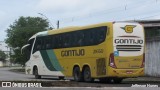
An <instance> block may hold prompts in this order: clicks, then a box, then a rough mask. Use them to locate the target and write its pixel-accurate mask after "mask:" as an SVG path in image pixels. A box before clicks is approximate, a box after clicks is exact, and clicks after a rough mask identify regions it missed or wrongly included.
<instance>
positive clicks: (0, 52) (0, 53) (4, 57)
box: [0, 50, 7, 61]
mask: <svg viewBox="0 0 160 90" xmlns="http://www.w3.org/2000/svg"><path fill="white" fill-rule="evenodd" d="M6 57H7V55H6V54H5V53H4V52H3V51H1V50H0V61H4V60H5V59H6Z"/></svg>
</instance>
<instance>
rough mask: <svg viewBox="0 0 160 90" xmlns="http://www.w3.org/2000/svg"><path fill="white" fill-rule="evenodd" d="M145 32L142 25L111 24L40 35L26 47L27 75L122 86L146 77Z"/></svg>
mask: <svg viewBox="0 0 160 90" xmlns="http://www.w3.org/2000/svg"><path fill="white" fill-rule="evenodd" d="M144 44H145V40H144V29H143V26H142V25H140V24H139V23H129V22H108V23H100V24H95V25H88V26H80V27H69V28H61V29H58V30H50V31H44V32H39V33H37V34H35V35H33V36H32V37H31V38H30V39H29V41H28V44H27V45H25V46H23V47H22V50H23V49H25V48H26V50H27V52H28V61H27V62H26V69H25V70H26V74H33V75H35V78H41V76H43V75H45V76H46V75H49V76H58V77H59V78H60V79H63V78H64V77H74V80H75V81H85V82H91V81H93V80H94V79H99V80H100V81H102V82H114V83H120V82H121V81H122V80H123V79H124V78H130V77H139V76H143V75H144Z"/></svg>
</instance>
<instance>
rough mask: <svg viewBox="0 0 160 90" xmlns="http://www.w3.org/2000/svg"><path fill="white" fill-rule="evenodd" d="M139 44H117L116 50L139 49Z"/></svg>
mask: <svg viewBox="0 0 160 90" xmlns="http://www.w3.org/2000/svg"><path fill="white" fill-rule="evenodd" d="M141 48H142V46H141V45H117V46H116V49H117V50H118V51H141Z"/></svg>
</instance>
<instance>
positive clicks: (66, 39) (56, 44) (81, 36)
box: [34, 26, 107, 52]
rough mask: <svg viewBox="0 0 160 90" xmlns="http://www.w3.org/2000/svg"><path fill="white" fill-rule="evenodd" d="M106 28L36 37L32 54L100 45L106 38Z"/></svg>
mask: <svg viewBox="0 0 160 90" xmlns="http://www.w3.org/2000/svg"><path fill="white" fill-rule="evenodd" d="M106 32H107V27H106V26H102V27H96V28H90V29H84V30H78V31H72V32H66V33H61V34H55V35H48V36H42V37H37V40H36V43H35V46H34V52H36V51H38V50H45V49H58V48H69V47H80V46H92V45H97V44H100V43H102V42H103V41H104V40H105V38H106Z"/></svg>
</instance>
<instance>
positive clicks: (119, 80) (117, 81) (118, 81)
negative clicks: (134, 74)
mask: <svg viewBox="0 0 160 90" xmlns="http://www.w3.org/2000/svg"><path fill="white" fill-rule="evenodd" d="M122 80H123V78H114V83H121V82H122Z"/></svg>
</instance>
